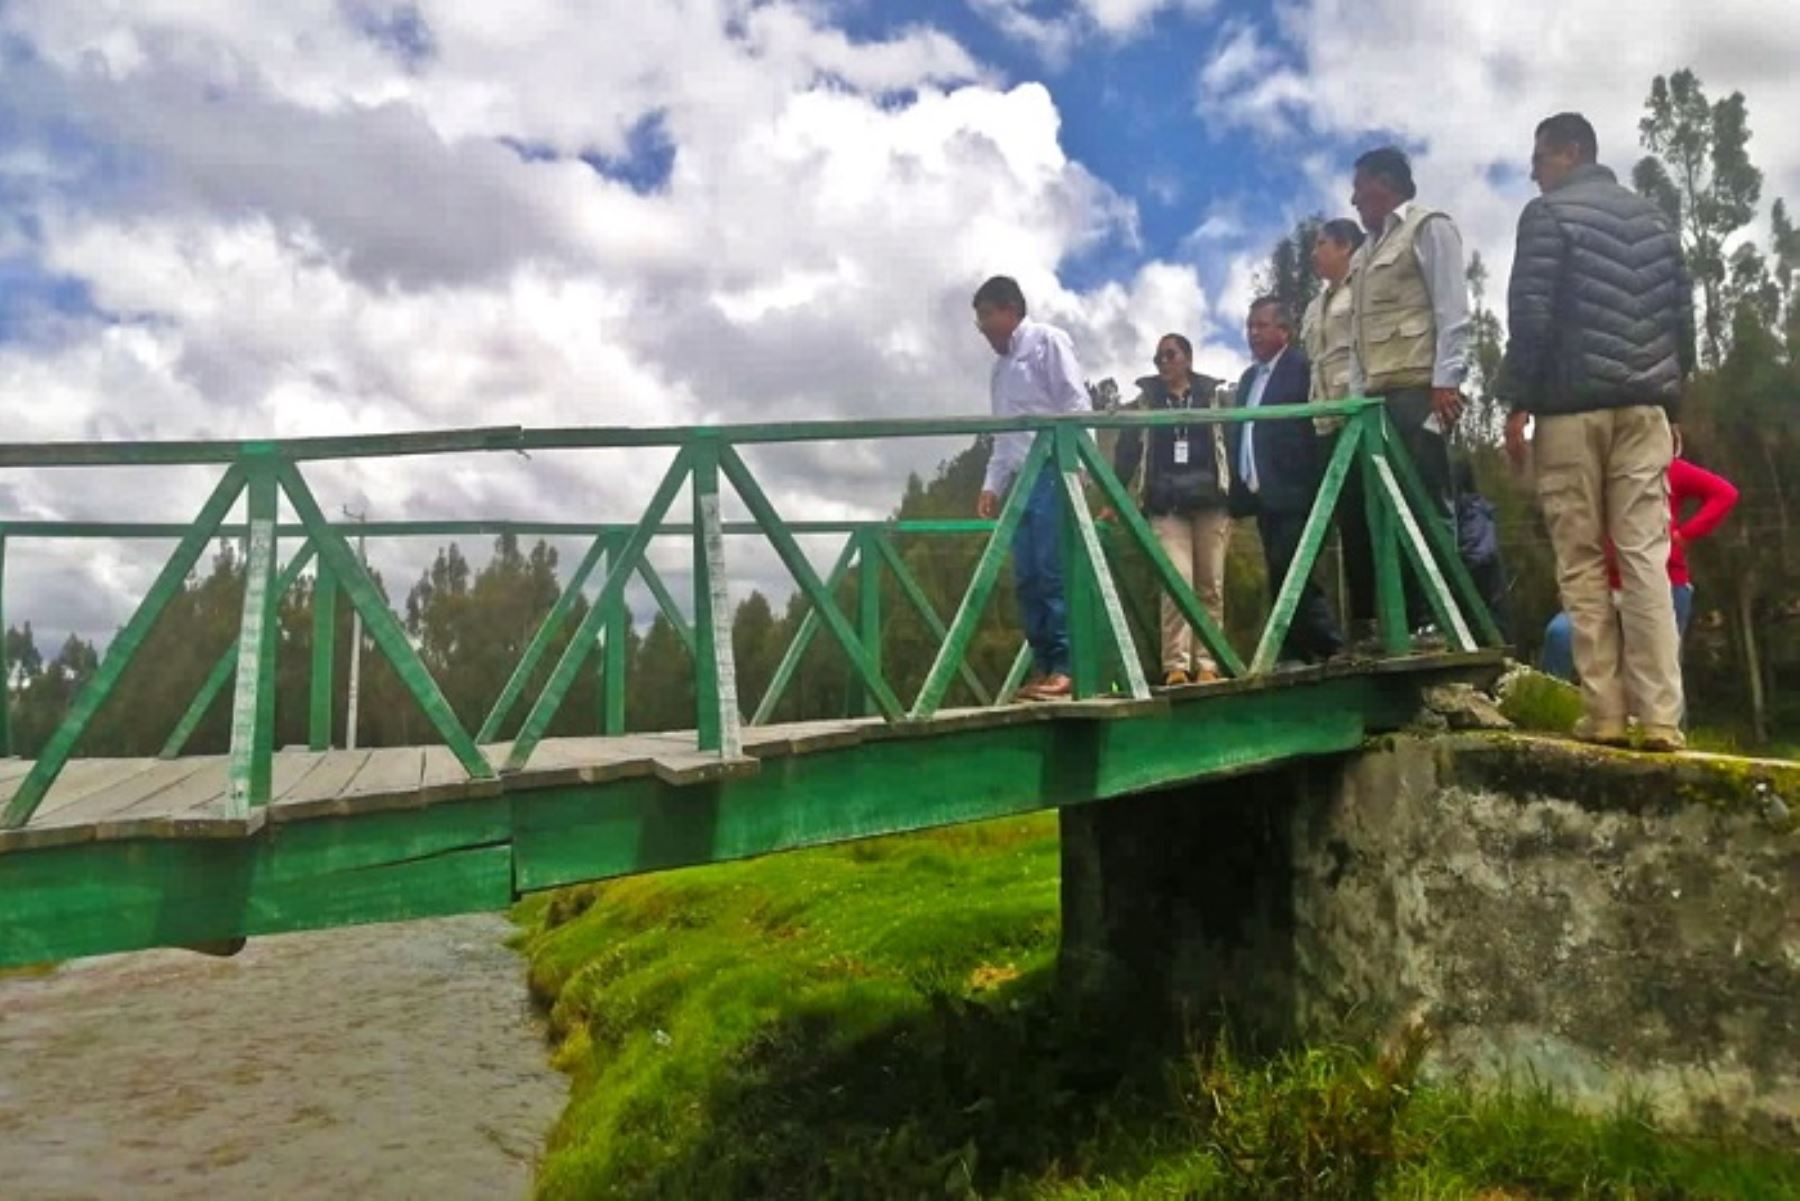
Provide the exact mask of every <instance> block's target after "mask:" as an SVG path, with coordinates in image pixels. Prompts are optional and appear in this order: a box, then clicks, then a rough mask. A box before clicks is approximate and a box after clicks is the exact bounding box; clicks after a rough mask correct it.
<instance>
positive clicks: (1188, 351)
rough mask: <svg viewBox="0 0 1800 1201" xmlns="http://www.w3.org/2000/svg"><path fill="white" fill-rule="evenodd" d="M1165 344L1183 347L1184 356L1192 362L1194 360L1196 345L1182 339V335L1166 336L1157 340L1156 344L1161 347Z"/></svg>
mask: <svg viewBox="0 0 1800 1201" xmlns="http://www.w3.org/2000/svg"><path fill="white" fill-rule="evenodd" d="M1164 342H1173V343H1175V345H1177V346H1179V347H1181V353H1182V354H1184V355H1186V356H1187V357H1188V359H1189V360H1190V361H1191V360H1192V359H1193V357H1194V344H1193V343H1192V342H1190V341H1188V340H1187V339H1186V338H1184V337H1182V336H1181V335H1180V334H1164V335H1163V336H1162V337H1160V338H1158V339H1157V340H1156V344H1157V345H1158V346H1161V345H1162V344H1163V343H1164Z"/></svg>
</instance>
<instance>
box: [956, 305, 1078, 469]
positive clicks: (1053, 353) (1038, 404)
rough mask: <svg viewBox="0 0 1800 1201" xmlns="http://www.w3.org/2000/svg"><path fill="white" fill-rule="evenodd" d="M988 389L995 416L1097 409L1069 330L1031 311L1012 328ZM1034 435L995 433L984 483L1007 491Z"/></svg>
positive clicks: (1018, 415) (1029, 448)
mask: <svg viewBox="0 0 1800 1201" xmlns="http://www.w3.org/2000/svg"><path fill="white" fill-rule="evenodd" d="M989 395H990V397H991V399H992V401H993V407H994V416H996V417H1020V416H1026V415H1039V414H1049V413H1087V412H1091V411H1092V410H1093V405H1092V404H1091V403H1090V402H1089V401H1088V394H1087V385H1086V384H1084V383H1083V382H1082V379H1081V364H1080V363H1078V362H1076V361H1075V344H1074V343H1073V342H1071V341H1070V340H1069V335H1068V334H1066V333H1064V332H1063V331H1062V330H1060V329H1057V328H1056V327H1055V326H1054V325H1045V324H1044V323H1043V322H1041V321H1033V320H1032V319H1031V318H1029V317H1027V318H1025V319H1024V320H1023V321H1021V322H1019V327H1018V328H1017V329H1015V330H1013V336H1012V344H1011V346H1010V347H1008V349H1007V352H1006V353H1005V354H1004V355H1002V356H1000V360H999V361H998V362H997V363H995V364H994V374H993V378H992V379H991V380H990V382H989ZM1034 436H1035V435H1034V434H1033V433H1032V432H1031V431H1030V430H1018V431H1014V432H1012V433H1007V434H995V435H994V451H993V454H991V455H989V456H988V465H987V477H986V479H985V481H984V482H983V483H982V485H981V486H982V488H983V489H984V490H985V491H988V492H993V493H995V494H998V493H1001V492H1004V491H1006V486H1007V485H1008V484H1010V483H1012V480H1013V477H1014V476H1015V475H1017V474H1019V468H1020V466H1021V465H1022V464H1023V463H1024V462H1025V456H1026V454H1027V453H1029V451H1030V450H1031V440H1032V438H1033V437H1034Z"/></svg>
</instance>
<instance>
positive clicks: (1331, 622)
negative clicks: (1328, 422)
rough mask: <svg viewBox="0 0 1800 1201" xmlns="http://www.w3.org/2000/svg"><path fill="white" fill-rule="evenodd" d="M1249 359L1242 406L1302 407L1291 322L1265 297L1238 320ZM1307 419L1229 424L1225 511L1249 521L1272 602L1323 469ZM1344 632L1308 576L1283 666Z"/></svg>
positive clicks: (1338, 642)
mask: <svg viewBox="0 0 1800 1201" xmlns="http://www.w3.org/2000/svg"><path fill="white" fill-rule="evenodd" d="M1244 328H1245V333H1246V335H1247V337H1248V339H1249V342H1250V353H1251V354H1252V355H1253V356H1255V358H1256V362H1255V364H1254V365H1253V366H1252V367H1251V368H1250V370H1248V371H1246V372H1244V376H1243V378H1242V379H1240V380H1239V381H1238V390H1237V401H1238V404H1239V405H1241V406H1243V407H1245V408H1260V407H1262V406H1264V405H1297V404H1305V403H1306V401H1307V396H1308V394H1309V392H1310V390H1311V387H1312V369H1311V367H1310V366H1309V365H1308V363H1307V361H1306V353H1305V352H1304V351H1302V350H1301V349H1300V348H1299V347H1298V346H1291V345H1289V343H1290V342H1291V341H1292V339H1293V336H1294V321H1293V317H1292V315H1291V314H1290V313H1289V312H1288V311H1287V308H1286V306H1285V305H1283V304H1282V303H1281V302H1280V301H1278V300H1276V299H1275V298H1274V297H1272V296H1265V297H1262V298H1261V299H1259V300H1257V301H1256V302H1255V303H1254V304H1252V305H1251V306H1250V317H1249V320H1248V321H1247V322H1246V323H1245V327H1244ZM1318 444H1319V438H1318V437H1317V436H1316V435H1315V434H1314V433H1313V427H1312V422H1310V421H1252V422H1244V423H1242V424H1239V425H1234V426H1232V427H1231V461H1232V465H1233V468H1234V470H1233V472H1232V481H1231V492H1232V512H1233V513H1234V514H1236V515H1238V516H1251V515H1254V516H1255V517H1256V528H1257V532H1258V533H1259V534H1260V535H1261V536H1262V544H1263V560H1264V562H1266V563H1267V564H1268V568H1269V596H1270V598H1271V600H1272V599H1273V598H1274V596H1275V594H1276V592H1277V591H1278V590H1279V589H1280V588H1281V583H1282V581H1283V580H1285V579H1286V578H1287V573H1288V566H1289V565H1290V564H1291V563H1292V562H1293V561H1294V556H1295V555H1296V554H1297V553H1298V552H1299V550H1300V535H1301V532H1302V531H1303V530H1304V529H1305V527H1306V516H1307V514H1308V513H1310V512H1311V511H1312V506H1313V500H1314V499H1315V498H1316V497H1317V495H1318V492H1319V480H1320V478H1321V476H1322V475H1323V471H1324V464H1323V463H1322V462H1321V460H1320V458H1319V450H1318ZM1343 645H1344V639H1343V635H1342V634H1340V633H1339V632H1338V627H1337V620H1336V619H1335V618H1334V617H1332V615H1331V606H1330V605H1329V604H1327V603H1326V600H1325V594H1324V592H1322V591H1321V590H1320V588H1319V585H1318V583H1317V582H1316V581H1315V580H1313V579H1311V578H1309V579H1308V580H1307V581H1306V588H1305V591H1303V592H1302V593H1301V594H1300V606H1299V608H1297V609H1296V610H1295V611H1294V622H1293V624H1292V625H1291V626H1289V627H1288V635H1287V639H1286V641H1285V642H1283V644H1282V649H1281V654H1282V659H1283V661H1284V662H1294V663H1317V662H1320V661H1322V660H1325V659H1329V658H1330V657H1331V656H1333V655H1335V654H1337V653H1338V652H1339V651H1340V650H1342V649H1343Z"/></svg>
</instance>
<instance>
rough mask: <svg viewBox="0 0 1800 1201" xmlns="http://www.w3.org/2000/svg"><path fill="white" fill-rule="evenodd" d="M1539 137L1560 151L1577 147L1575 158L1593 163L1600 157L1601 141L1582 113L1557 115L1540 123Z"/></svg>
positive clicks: (1538, 128)
mask: <svg viewBox="0 0 1800 1201" xmlns="http://www.w3.org/2000/svg"><path fill="white" fill-rule="evenodd" d="M1537 136H1538V137H1539V138H1540V139H1542V140H1543V141H1544V142H1545V143H1547V144H1548V145H1551V146H1554V147H1555V148H1556V149H1558V150H1564V149H1567V148H1568V147H1570V146H1573V147H1575V157H1577V158H1579V159H1580V160H1581V161H1582V162H1584V163H1591V162H1594V161H1595V160H1597V159H1598V158H1599V157H1600V139H1599V138H1597V137H1595V136H1594V127H1593V126H1592V125H1591V124H1589V122H1588V119H1587V118H1586V117H1584V116H1582V115H1581V114H1580V113H1557V114H1556V115H1555V116H1554V117H1545V118H1544V119H1543V120H1542V121H1539V122H1538V127H1537Z"/></svg>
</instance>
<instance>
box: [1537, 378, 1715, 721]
mask: <svg viewBox="0 0 1800 1201" xmlns="http://www.w3.org/2000/svg"><path fill="white" fill-rule="evenodd" d="M1536 424H1537V432H1536V434H1535V435H1534V437H1533V447H1534V452H1535V455H1536V459H1537V490H1538V499H1539V501H1540V502H1541V503H1542V504H1543V506H1544V519H1545V522H1546V523H1547V524H1548V525H1549V527H1550V544H1551V546H1552V547H1553V548H1554V550H1555V551H1556V581H1557V588H1558V591H1560V592H1561V594H1562V605H1563V610H1564V611H1565V612H1566V613H1568V615H1569V623H1570V626H1571V627H1572V632H1573V635H1574V637H1573V645H1572V649H1573V651H1574V653H1575V669H1576V671H1577V672H1579V673H1580V675H1581V691H1582V701H1583V704H1584V706H1585V707H1586V709H1587V714H1588V717H1589V719H1590V720H1591V721H1593V722H1595V723H1597V724H1604V725H1607V726H1623V725H1624V723H1625V719H1626V716H1627V714H1635V715H1636V716H1637V718H1638V720H1639V721H1640V722H1642V723H1643V724H1644V725H1645V726H1646V727H1656V728H1662V729H1671V730H1672V729H1675V728H1676V727H1678V726H1679V724H1680V722H1681V711H1682V697H1681V663H1680V657H1679V656H1680V651H1681V643H1680V637H1679V635H1678V634H1677V633H1676V631H1675V610H1674V607H1673V606H1671V605H1670V604H1669V459H1670V458H1671V456H1672V452H1673V445H1672V443H1671V440H1670V436H1669V419H1668V417H1667V415H1666V414H1665V413H1664V412H1663V410H1662V409H1660V408H1657V407H1655V406H1652V405H1634V406H1631V407H1629V408H1618V409H1601V410H1599V411H1598V412H1591V413H1570V414H1565V415H1561V416H1552V417H1539V418H1537V422H1536ZM1608 538H1610V539H1611V540H1612V543H1613V545H1614V546H1615V547H1616V548H1617V551H1618V563H1619V581H1620V596H1619V606H1618V609H1617V611H1616V614H1615V611H1614V609H1613V604H1612V594H1611V590H1610V588H1609V587H1608V584H1607V575H1606V541H1607V539H1608Z"/></svg>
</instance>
